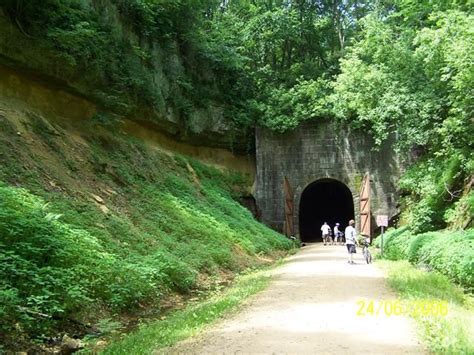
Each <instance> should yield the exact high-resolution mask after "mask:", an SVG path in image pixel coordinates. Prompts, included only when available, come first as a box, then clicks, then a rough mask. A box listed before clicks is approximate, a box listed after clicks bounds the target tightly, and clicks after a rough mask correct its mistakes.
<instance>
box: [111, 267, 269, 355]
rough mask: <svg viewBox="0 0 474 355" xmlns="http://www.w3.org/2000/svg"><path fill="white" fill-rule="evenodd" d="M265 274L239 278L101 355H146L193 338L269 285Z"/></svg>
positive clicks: (116, 343) (141, 330) (129, 336)
mask: <svg viewBox="0 0 474 355" xmlns="http://www.w3.org/2000/svg"><path fill="white" fill-rule="evenodd" d="M269 281H270V276H269V273H268V271H265V270H260V271H257V272H252V273H249V274H246V275H242V276H239V277H238V278H237V279H236V281H235V283H234V285H233V286H232V287H230V288H229V289H226V291H224V292H222V293H218V294H215V295H213V296H211V297H210V298H209V299H207V300H206V301H204V302H200V303H198V304H194V305H193V304H191V305H189V306H188V307H186V308H185V309H183V310H180V311H176V312H174V313H172V314H171V315H170V316H169V317H167V318H166V319H164V320H160V321H155V322H152V323H149V324H144V325H142V326H141V327H140V329H139V330H138V331H136V332H134V333H131V334H128V335H126V336H125V337H124V338H123V339H121V340H119V341H115V342H113V343H112V344H111V345H110V346H108V347H107V348H106V349H105V350H104V351H103V352H102V353H103V354H114V355H115V354H150V353H152V352H153V351H154V350H158V349H162V348H165V347H168V346H172V345H174V344H176V343H177V342H178V341H180V340H183V339H186V338H188V337H191V336H194V335H196V334H198V333H199V332H201V331H202V330H203V329H205V328H206V327H207V326H209V325H211V324H213V323H214V322H215V321H217V320H218V319H219V318H222V317H223V316H224V315H226V314H228V313H229V312H232V311H235V310H237V309H238V308H239V307H240V306H241V305H242V303H243V302H244V301H245V300H246V299H247V298H248V297H249V296H251V295H253V294H255V293H257V292H259V291H261V290H263V289H264V288H265V287H266V286H267V285H268V283H269Z"/></svg>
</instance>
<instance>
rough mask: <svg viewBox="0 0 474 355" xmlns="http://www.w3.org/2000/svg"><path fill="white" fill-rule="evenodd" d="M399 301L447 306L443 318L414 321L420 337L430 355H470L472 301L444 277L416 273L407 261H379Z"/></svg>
mask: <svg viewBox="0 0 474 355" xmlns="http://www.w3.org/2000/svg"><path fill="white" fill-rule="evenodd" d="M380 263H381V265H382V267H384V268H385V269H386V270H387V271H388V281H389V284H390V286H392V287H393V288H394V289H395V290H396V291H398V293H399V294H400V298H401V300H402V301H406V302H412V301H421V302H431V301H445V302H448V307H447V310H448V312H447V315H446V316H432V315H429V316H422V315H419V316H416V317H414V318H415V320H416V322H417V325H418V330H419V333H420V335H421V337H422V338H423V339H424V341H425V343H426V345H427V346H428V348H429V350H430V351H431V352H432V353H434V354H472V353H474V341H473V338H472V334H473V332H474V299H473V298H472V296H469V295H466V294H465V293H463V290H462V289H461V288H459V287H458V286H455V285H454V284H453V283H452V282H451V281H450V280H449V279H448V278H447V277H446V276H444V275H442V274H440V273H438V272H427V271H424V270H420V269H417V268H416V267H415V266H413V265H410V264H409V263H408V262H407V261H387V260H384V261H381V262H380Z"/></svg>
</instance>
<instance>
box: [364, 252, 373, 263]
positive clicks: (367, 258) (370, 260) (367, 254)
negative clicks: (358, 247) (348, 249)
mask: <svg viewBox="0 0 474 355" xmlns="http://www.w3.org/2000/svg"><path fill="white" fill-rule="evenodd" d="M364 257H365V261H366V262H367V264H370V263H371V262H372V255H370V251H369V250H368V249H366V250H365V252H364Z"/></svg>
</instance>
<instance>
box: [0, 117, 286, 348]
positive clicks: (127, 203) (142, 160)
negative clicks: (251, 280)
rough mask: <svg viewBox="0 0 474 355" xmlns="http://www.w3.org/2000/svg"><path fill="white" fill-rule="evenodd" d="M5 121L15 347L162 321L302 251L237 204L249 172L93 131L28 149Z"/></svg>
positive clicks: (2, 223) (9, 309)
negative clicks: (235, 278) (193, 300)
mask: <svg viewBox="0 0 474 355" xmlns="http://www.w3.org/2000/svg"><path fill="white" fill-rule="evenodd" d="M25 119H26V118H25ZM1 124H3V125H5V128H10V130H8V129H5V130H3V128H4V127H3V126H0V128H2V129H0V157H2V159H3V158H5V160H4V161H2V164H0V236H1V237H2V238H0V239H1V240H0V343H3V344H5V349H8V350H14V351H23V350H24V349H28V348H30V345H31V344H32V343H33V342H35V343H41V342H43V341H44V340H46V339H48V338H53V337H56V336H57V335H58V334H64V333H69V334H75V336H76V337H83V336H86V335H87V334H88V333H89V332H90V327H83V328H81V329H79V330H78V326H77V323H78V322H79V323H82V324H87V325H91V326H92V327H93V328H97V329H99V328H101V327H102V324H103V323H104V322H105V321H106V320H107V322H109V323H110V324H114V322H121V323H124V324H125V326H127V325H128V324H129V321H130V319H131V321H130V323H132V324H135V320H136V319H137V318H140V319H141V318H146V317H147V316H148V315H149V314H151V315H150V317H151V318H153V317H156V314H160V315H161V314H162V309H164V308H166V309H167V308H168V306H169V307H172V305H169V300H170V299H171V300H172V299H173V297H175V296H176V297H183V298H186V297H189V295H190V294H195V293H197V292H206V291H208V290H209V289H210V288H212V285H211V287H210V284H212V283H217V284H218V283H219V282H221V281H226V280H228V279H230V278H232V277H231V275H233V274H238V273H240V272H242V271H243V270H246V269H248V268H254V267H259V266H261V265H263V264H268V263H269V262H271V261H272V260H275V258H277V257H279V256H281V255H283V254H285V253H287V252H288V251H289V250H290V249H291V248H292V247H293V244H292V243H291V241H289V240H288V239H287V238H285V237H284V236H282V235H281V234H278V233H277V232H275V231H273V230H271V229H269V228H267V227H266V226H264V225H263V224H261V223H259V222H258V221H257V220H255V218H254V217H253V216H252V214H251V213H250V211H248V210H247V209H245V208H244V207H243V206H241V205H240V204H239V203H238V202H237V201H236V200H238V197H240V196H241V194H244V193H246V191H247V190H248V189H249V186H251V182H250V181H249V180H248V177H246V176H243V175H242V174H238V173H235V172H228V171H221V170H218V169H216V168H213V167H210V166H207V165H205V164H202V163H200V162H198V161H196V160H194V159H191V158H189V157H182V156H175V155H168V154H165V153H163V152H160V151H157V150H156V149H153V148H151V147H148V146H146V145H144V144H143V143H141V142H138V141H136V140H133V139H130V138H129V137H126V136H121V135H114V136H111V135H108V134H106V133H100V134H99V133H97V134H95V133H88V134H85V135H84V136H83V137H82V140H81V142H82V143H80V144H78V143H77V142H76V141H75V140H74V139H72V138H71V137H69V135H68V134H66V132H63V133H64V134H62V135H60V136H56V135H52V136H51V137H48V139H50V140H52V142H45V138H44V137H42V136H41V135H39V134H37V133H35V130H32V131H28V132H27V133H24V134H25V136H26V135H27V134H28V135H31V137H32V139H31V142H34V144H33V143H32V144H31V145H25V144H24V143H23V142H22V140H21V139H20V138H21V137H20V138H18V137H19V136H17V135H16V133H15V132H16V131H15V129H13V127H12V126H11V125H8V122H7V121H5V122H3V123H1V122H0V125H1ZM58 129H60V128H58ZM11 132H13V134H11ZM12 137H13V138H12ZM35 153H37V155H35ZM70 162H72V164H71V163H70ZM72 165H74V166H75V169H78V171H80V174H78V173H77V171H73V170H71V166H72ZM94 196H96V197H94ZM97 196H99V197H98V198H99V201H98V200H97ZM100 201H102V202H100ZM104 207H106V212H104V210H103V209H102V208H104ZM262 256H263V257H262ZM219 278H222V279H223V280H219ZM38 314H44V315H47V317H40V316H37V315H38ZM70 319H72V320H74V322H72V323H71V322H70V321H69V320H70ZM106 328H107V327H106ZM38 352H41V349H38Z"/></svg>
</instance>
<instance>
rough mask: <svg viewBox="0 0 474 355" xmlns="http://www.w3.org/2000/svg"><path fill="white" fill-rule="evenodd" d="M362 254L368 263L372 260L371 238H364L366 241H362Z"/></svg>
mask: <svg viewBox="0 0 474 355" xmlns="http://www.w3.org/2000/svg"><path fill="white" fill-rule="evenodd" d="M362 255H364V259H365V261H366V262H367V264H370V263H371V262H372V254H370V250H369V238H364V242H363V243H362Z"/></svg>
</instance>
